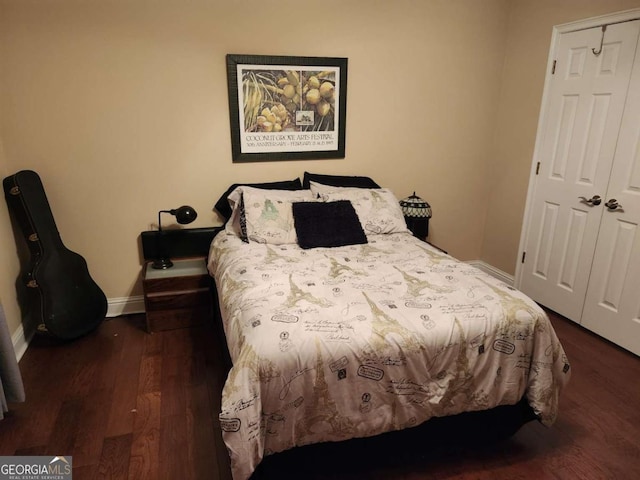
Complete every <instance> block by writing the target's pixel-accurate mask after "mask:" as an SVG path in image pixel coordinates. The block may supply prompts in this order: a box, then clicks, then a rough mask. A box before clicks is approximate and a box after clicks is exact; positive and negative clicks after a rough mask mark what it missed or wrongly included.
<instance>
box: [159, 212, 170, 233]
mask: <svg viewBox="0 0 640 480" xmlns="http://www.w3.org/2000/svg"><path fill="white" fill-rule="evenodd" d="M161 213H171V210H160V211H159V212H158V231H159V232H161V231H162V225H161V223H160V214H161Z"/></svg>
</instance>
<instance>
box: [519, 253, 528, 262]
mask: <svg viewBox="0 0 640 480" xmlns="http://www.w3.org/2000/svg"><path fill="white" fill-rule="evenodd" d="M526 256H527V252H522V261H521V262H520V263H524V257H526Z"/></svg>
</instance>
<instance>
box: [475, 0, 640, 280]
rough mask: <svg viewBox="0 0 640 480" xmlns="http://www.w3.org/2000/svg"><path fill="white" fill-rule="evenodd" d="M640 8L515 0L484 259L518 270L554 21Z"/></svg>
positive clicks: (634, 3) (611, 0) (616, 0)
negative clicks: (523, 220) (521, 233)
mask: <svg viewBox="0 0 640 480" xmlns="http://www.w3.org/2000/svg"><path fill="white" fill-rule="evenodd" d="M638 7H640V0H561V1H560V0H513V1H512V2H511V9H510V13H509V20H508V34H507V45H506V53H505V61H504V70H503V74H502V82H501V91H500V99H499V102H498V115H497V119H496V124H495V126H496V128H495V137H494V145H493V150H492V151H493V154H492V155H490V157H489V158H490V159H491V161H490V163H489V172H490V175H489V177H490V181H489V182H490V183H489V191H490V196H489V204H488V211H487V217H486V224H485V234H484V241H483V244H482V254H481V257H480V258H482V260H484V261H485V262H487V263H489V264H490V265H493V266H495V267H497V268H499V269H501V270H503V271H505V272H508V273H511V274H513V273H514V272H515V267H516V262H517V255H518V244H519V241H520V231H521V229H522V219H523V215H524V208H525V202H526V195H527V189H528V185H529V174H530V171H531V165H532V160H533V149H534V145H535V141H536V131H537V127H538V116H539V113H540V106H541V102H542V91H543V87H544V79H545V74H546V66H547V58H548V55H549V49H550V48H551V33H552V28H553V26H554V25H560V24H563V23H568V22H573V21H577V20H582V19H587V18H591V17H595V16H599V15H604V14H608V13H614V12H618V11H622V10H628V9H632V8H638Z"/></svg>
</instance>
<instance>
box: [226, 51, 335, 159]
mask: <svg viewBox="0 0 640 480" xmlns="http://www.w3.org/2000/svg"><path fill="white" fill-rule="evenodd" d="M227 80H228V82H227V83H228V88H229V115H230V120H231V150H232V154H233V161H234V162H262V161H274V160H301V159H302V160H304V159H323V158H344V155H345V118H346V108H347V59H346V58H325V57H283V56H264V55H231V54H229V55H227Z"/></svg>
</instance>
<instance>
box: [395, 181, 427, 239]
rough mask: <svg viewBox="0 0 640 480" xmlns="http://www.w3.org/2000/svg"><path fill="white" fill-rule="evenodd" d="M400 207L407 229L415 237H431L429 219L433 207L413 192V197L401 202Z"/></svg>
mask: <svg viewBox="0 0 640 480" xmlns="http://www.w3.org/2000/svg"><path fill="white" fill-rule="evenodd" d="M400 207H401V208H402V214H403V215H404V220H405V222H407V228H408V229H409V230H411V232H412V233H413V235H414V236H415V237H418V238H421V239H423V240H424V239H425V238H427V236H428V235H429V219H430V218H431V205H429V204H428V203H427V202H426V201H424V200H423V199H421V198H420V197H418V196H417V195H416V192H413V195H410V196H408V197H407V198H403V199H402V200H400Z"/></svg>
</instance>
